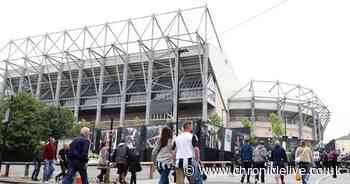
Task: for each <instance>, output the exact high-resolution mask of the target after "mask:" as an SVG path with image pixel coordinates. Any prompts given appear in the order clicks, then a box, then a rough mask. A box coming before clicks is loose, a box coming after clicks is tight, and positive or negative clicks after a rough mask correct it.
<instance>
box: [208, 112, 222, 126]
mask: <svg viewBox="0 0 350 184" xmlns="http://www.w3.org/2000/svg"><path fill="white" fill-rule="evenodd" d="M209 122H210V123H211V124H213V125H216V126H219V125H221V123H222V119H221V117H220V116H219V114H218V113H214V114H213V115H212V116H210V117H209Z"/></svg>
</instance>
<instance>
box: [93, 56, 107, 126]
mask: <svg viewBox="0 0 350 184" xmlns="http://www.w3.org/2000/svg"><path fill="white" fill-rule="evenodd" d="M105 62H106V61H105V59H104V58H103V60H102V63H100V77H99V81H98V94H97V108H96V121H95V126H97V125H98V124H99V123H100V122H101V112H102V96H103V80H104V71H105Z"/></svg>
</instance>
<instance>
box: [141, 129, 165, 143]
mask: <svg viewBox="0 0 350 184" xmlns="http://www.w3.org/2000/svg"><path fill="white" fill-rule="evenodd" d="M164 127H166V125H156V126H148V127H147V128H146V148H154V147H155V145H156V143H157V142H158V140H159V138H160V133H161V131H162V129H163V128H164Z"/></svg>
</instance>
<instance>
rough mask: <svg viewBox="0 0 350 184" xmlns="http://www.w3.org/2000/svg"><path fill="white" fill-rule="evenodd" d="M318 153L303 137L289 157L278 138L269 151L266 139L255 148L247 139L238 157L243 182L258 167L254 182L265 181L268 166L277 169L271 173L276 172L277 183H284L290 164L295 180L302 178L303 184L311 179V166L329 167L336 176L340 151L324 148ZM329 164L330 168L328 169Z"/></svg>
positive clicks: (318, 167)
mask: <svg viewBox="0 0 350 184" xmlns="http://www.w3.org/2000/svg"><path fill="white" fill-rule="evenodd" d="M319 155H320V156H319V157H315V156H314V151H313V150H312V149H311V148H310V147H309V146H308V145H307V143H306V142H305V141H303V140H301V141H300V143H299V146H298V147H297V148H296V149H295V150H294V151H293V153H292V155H291V156H290V157H289V158H288V156H287V153H286V150H285V149H284V148H283V147H282V146H281V144H280V142H279V141H276V142H275V144H274V146H273V148H272V150H271V151H270V153H269V152H268V151H267V148H266V147H265V145H264V142H258V144H257V145H256V146H255V148H254V147H253V146H252V145H250V144H249V142H248V141H244V144H243V145H242V146H241V148H240V158H239V160H240V165H241V167H242V170H243V173H242V177H241V183H244V181H245V178H246V181H247V183H250V181H251V180H250V176H251V175H252V170H253V169H255V171H258V172H257V173H254V175H255V183H265V174H266V170H267V168H268V167H269V166H270V167H271V168H273V169H274V172H272V174H274V175H275V180H276V183H277V184H279V183H281V184H285V175H286V174H287V172H288V168H287V166H290V168H293V170H292V171H294V175H295V180H297V181H298V180H301V182H302V184H307V183H308V181H309V179H310V169H311V168H316V169H323V171H330V172H329V173H331V174H333V178H336V177H337V167H338V161H339V160H338V157H339V154H338V153H337V151H336V150H335V149H333V150H330V151H328V152H326V151H322V152H321V153H319ZM269 164H270V165H269ZM327 168H328V169H329V170H326V169H327ZM297 176H299V177H300V178H299V177H297Z"/></svg>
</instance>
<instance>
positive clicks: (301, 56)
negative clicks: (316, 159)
mask: <svg viewBox="0 0 350 184" xmlns="http://www.w3.org/2000/svg"><path fill="white" fill-rule="evenodd" d="M281 2H282V3H281ZM205 4H207V5H208V7H209V9H210V11H211V14H212V16H213V18H214V21H215V24H216V29H217V31H218V32H219V36H220V39H221V42H222V45H223V48H224V51H225V52H226V54H227V55H228V56H229V59H230V60H231V62H232V65H233V67H234V70H235V71H236V73H237V75H238V77H239V79H240V80H241V82H242V83H245V82H247V81H248V80H250V79H261V80H280V81H284V82H289V83H297V84H301V85H303V86H306V87H309V88H312V89H314V90H315V92H316V93H317V94H318V95H319V97H320V98H321V99H322V100H323V101H324V103H325V104H327V105H328V107H329V109H330V110H331V111H332V117H331V122H330V123H329V126H328V127H327V130H326V140H330V139H332V138H336V137H339V136H342V135H345V134H348V133H350V126H349V116H350V109H349V107H348V106H349V102H350V100H349V96H348V94H349V89H350V85H349V79H350V74H349V73H350V71H349V70H350V67H349V66H350V65H349V62H350V23H349V18H350V11H349V7H350V1H349V0H288V1H286V2H284V1H283V0H282V1H281V0H227V1H226V0H208V1H200V0H193V1H191V0H159V1H156V0H139V1H135V0H127V1H125V0H114V1H106V0H96V1H90V0H57V1H53V0H32V1H28V0H22V1H19V0H7V1H5V0H2V1H1V2H0V45H4V44H5V43H6V42H8V41H9V40H10V39H15V38H22V37H26V36H30V35H37V34H43V33H46V32H54V31H60V30H64V29H65V28H76V27H82V26H84V25H91V24H99V23H104V22H107V21H115V20H120V19H125V18H131V17H137V16H143V15H150V14H152V13H159V12H164V11H168V10H177V9H179V8H190V7H194V6H201V5H205ZM277 5H280V6H278V7H277V8H273V9H272V10H271V11H267V12H266V11H265V10H267V9H271V7H275V6H277ZM262 12H265V13H262ZM256 15H259V16H256ZM253 17H254V18H253ZM247 19H248V20H249V21H245V20H247ZM242 22H243V23H242ZM244 22H245V23H244ZM227 30H230V31H227ZM0 47H2V46H0Z"/></svg>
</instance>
